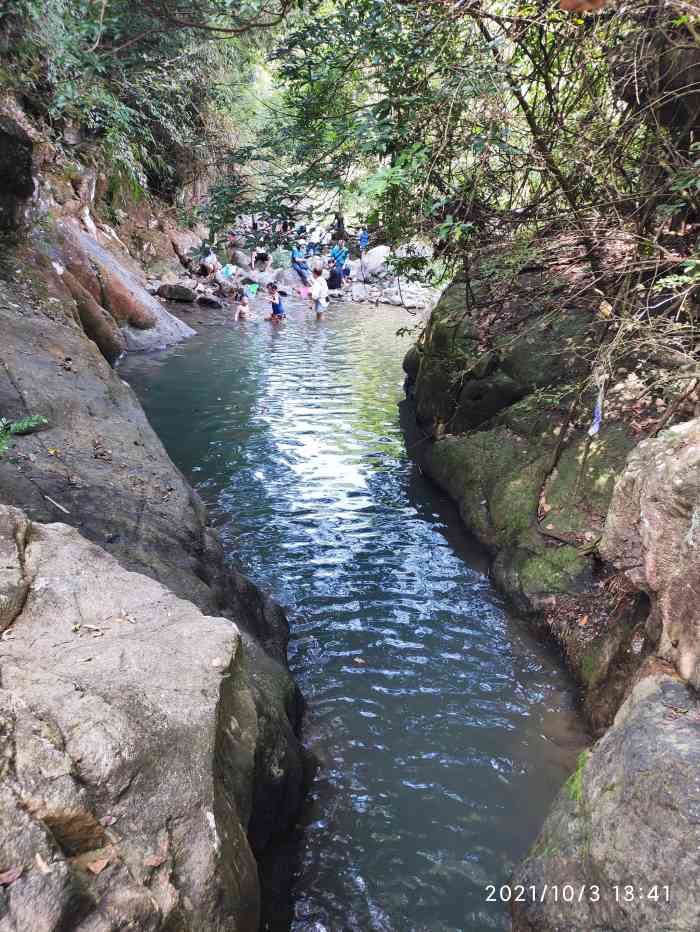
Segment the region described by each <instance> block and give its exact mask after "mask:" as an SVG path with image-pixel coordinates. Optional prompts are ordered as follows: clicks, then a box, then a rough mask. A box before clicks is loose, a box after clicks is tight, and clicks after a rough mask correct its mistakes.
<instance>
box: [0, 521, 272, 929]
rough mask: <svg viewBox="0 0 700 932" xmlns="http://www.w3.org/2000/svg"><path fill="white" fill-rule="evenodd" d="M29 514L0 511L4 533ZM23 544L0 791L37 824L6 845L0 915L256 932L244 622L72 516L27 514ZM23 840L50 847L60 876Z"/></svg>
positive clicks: (5, 691) (18, 919)
mask: <svg viewBox="0 0 700 932" xmlns="http://www.w3.org/2000/svg"><path fill="white" fill-rule="evenodd" d="M23 523H24V524H26V518H25V516H24V515H23V513H22V512H20V511H18V510H16V509H11V508H6V507H4V506H0V541H4V540H7V539H8V538H10V537H11V536H12V535H13V533H14V531H15V529H16V528H17V526H18V525H22V524H23ZM21 540H22V546H20V547H19V548H18V549H17V552H16V554H15V567H14V568H15V570H16V572H17V573H21V572H22V571H24V572H25V574H26V576H27V577H28V578H29V579H30V580H31V584H30V588H29V592H28V594H27V596H26V600H25V602H24V605H23V608H22V610H21V612H20V613H19V614H18V616H17V617H16V618H15V620H14V622H13V625H12V633H13V638H12V640H9V641H6V642H5V643H4V644H3V657H2V690H0V718H1V719H3V720H4V724H5V728H3V729H2V741H3V742H4V743H5V745H6V748H5V750H8V749H9V748H12V749H13V767H12V772H11V773H10V774H6V775H5V781H4V783H3V790H4V791H5V792H7V791H8V790H11V793H12V796H13V797H14V799H13V802H14V800H16V801H17V803H18V804H19V806H20V807H21V809H22V810H23V811H24V813H26V816H25V818H24V819H22V820H21V822H20V824H22V822H24V826H23V828H24V831H23V832H19V833H18V832H10V833H6V834H4V835H3V838H2V842H1V843H0V844H1V846H2V847H1V849H0V850H1V851H2V854H1V857H2V862H3V864H19V865H21V866H22V867H23V873H22V875H21V876H20V878H19V879H18V880H16V881H15V882H14V883H13V884H12V885H11V887H10V888H9V891H8V896H7V900H6V903H5V907H6V912H5V920H6V921H10V922H11V923H12V924H13V927H15V928H35V929H37V928H42V929H44V928H55V927H56V926H55V921H56V918H55V917H57V916H61V915H68V914H69V913H70V911H71V910H74V914H73V917H74V922H75V920H76V919H77V918H78V917H80V920H81V924H82V923H85V924H86V927H87V923H89V928H91V929H95V930H97V929H100V930H101V929H104V930H105V932H107V930H108V929H113V928H114V925H113V923H115V922H118V923H119V925H120V926H122V927H123V926H125V925H128V926H130V927H132V928H138V929H144V930H145V929H162V928H165V927H166V926H167V927H170V926H171V924H173V923H177V924H179V925H180V926H181V927H185V928H202V929H203V928H221V929H231V930H233V929H236V930H238V929H241V930H244V929H247V930H250V932H254V930H257V928H258V923H259V886H258V877H257V868H256V864H255V859H254V856H253V853H252V850H251V847H250V844H249V842H248V840H247V837H246V833H247V830H248V827H249V822H250V818H251V804H252V794H251V788H250V780H251V778H252V774H253V771H254V758H255V754H256V736H257V734H258V733H259V730H260V722H259V721H257V717H256V711H255V702H254V698H253V695H252V692H251V686H250V682H249V673H248V670H247V668H246V664H245V661H244V658H243V654H244V646H243V641H242V638H241V634H240V632H239V631H238V629H237V628H236V626H235V625H234V624H233V622H231V621H229V620H228V619H225V618H215V617H207V616H204V615H203V614H202V613H201V612H200V611H199V610H198V609H197V608H196V607H195V606H194V605H192V604H191V603H190V602H185V601H183V600H181V599H178V598H177V597H175V596H174V595H173V594H172V593H170V592H168V590H167V589H165V588H164V587H163V586H161V585H160V584H159V583H157V582H155V581H153V580H152V579H149V578H147V577H145V576H142V575H139V574H136V573H129V572H127V571H126V570H124V569H123V568H122V567H121V566H120V565H119V564H118V563H117V561H116V560H115V559H114V558H113V557H111V556H109V554H107V553H106V552H105V551H104V550H102V549H101V548H99V547H97V546H95V545H94V544H91V543H89V542H88V541H86V540H85V539H84V538H82V537H81V536H80V534H79V533H78V532H77V531H76V530H74V529H73V528H69V527H67V526H66V525H62V524H51V525H37V524H30V525H29V526H28V529H27V533H26V534H25V535H24V536H23V537H22V538H21ZM3 759H5V760H7V757H6V755H3ZM105 823H106V824H107V825H108V826H110V825H113V826H114V828H113V829H108V828H105ZM25 833H29V834H31V833H35V834H36V836H37V839H45V842H44V844H43V845H41V846H40V847H39V848H38V850H39V851H42V850H43V851H44V855H43V860H44V862H45V863H46V865H47V871H49V872H50V873H49V876H50V877H51V878H52V879H50V880H48V881H47V880H46V879H45V878H46V875H45V874H43V873H42V870H41V865H40V864H38V862H37V860H36V858H35V857H34V856H33V852H30V851H28V850H27V846H26V841H25V838H24V837H23V836H24V835H25ZM102 861H106V863H105V864H104V867H101V868H100V869H99V870H98V871H91V870H90V865H91V864H98V865H99V864H100V863H101V862H102ZM86 868H88V869H87V870H86ZM54 876H55V880H54V879H53V878H54ZM98 903H99V907H98V905H97V904H98ZM234 916H235V920H234V918H233V917H234ZM74 927H75V926H74Z"/></svg>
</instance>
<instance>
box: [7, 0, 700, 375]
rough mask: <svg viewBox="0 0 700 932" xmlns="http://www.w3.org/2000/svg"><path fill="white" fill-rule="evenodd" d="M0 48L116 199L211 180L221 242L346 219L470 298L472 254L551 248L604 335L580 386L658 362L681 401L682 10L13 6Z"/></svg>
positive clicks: (685, 22)
mask: <svg viewBox="0 0 700 932" xmlns="http://www.w3.org/2000/svg"><path fill="white" fill-rule="evenodd" d="M592 8H595V9H592ZM0 36H1V41H2V43H3V48H2V60H3V61H4V62H5V65H4V67H3V70H2V72H1V73H0V82H1V83H2V84H3V85H4V86H10V87H12V86H14V87H15V88H16V89H17V90H18V91H19V92H20V93H21V95H22V97H23V100H24V101H25V103H26V104H28V105H29V107H30V109H32V111H33V113H34V115H36V116H38V117H39V118H40V119H42V120H43V121H45V122H46V123H47V124H48V125H49V126H50V127H51V128H52V129H53V131H54V133H55V135H56V136H57V138H59V139H60V138H61V134H64V136H65V134H66V133H68V132H69V131H71V130H72V129H74V128H75V127H76V126H77V127H79V130H80V133H81V134H82V138H83V139H85V140H90V141H92V142H94V144H95V146H96V147H97V149H98V150H99V151H100V152H101V153H102V157H103V159H104V161H105V162H107V163H109V164H110V166H111V173H112V183H113V185H120V184H121V185H123V184H127V185H129V186H131V187H132V188H133V189H134V190H136V191H139V192H151V193H154V194H157V195H160V196H163V197H166V198H169V199H171V200H172V199H175V198H176V196H177V193H178V192H179V191H181V190H182V189H183V187H184V186H186V185H187V184H188V183H191V181H192V177H193V175H195V174H197V173H199V174H200V175H201V174H203V175H204V176H205V177H206V178H210V179H212V180H213V181H214V184H213V187H212V190H211V196H210V198H209V201H208V203H207V204H206V217H207V219H208V221H209V222H210V224H211V226H212V228H213V229H214V230H215V231H222V230H223V229H225V227H226V226H227V225H228V224H229V223H230V222H231V221H232V220H233V219H234V218H235V217H236V215H237V214H239V213H241V212H242V211H243V210H245V211H247V212H258V213H263V214H267V215H269V216H271V217H278V218H282V217H286V218H291V219H298V218H300V217H303V216H304V215H308V214H310V213H313V212H316V213H317V214H318V212H319V211H323V212H325V213H327V212H329V211H330V210H331V209H333V210H341V211H348V212H350V213H351V214H355V215H356V216H357V217H359V216H362V217H363V218H366V219H368V220H369V221H370V223H371V224H372V226H373V228H374V231H375V235H376V236H377V237H381V238H382V239H383V240H385V241H388V242H391V243H399V242H402V241H403V242H406V241H411V240H412V241H416V240H419V241H423V242H428V243H430V244H431V245H432V246H433V247H434V252H435V255H436V256H438V257H439V258H440V259H441V260H443V261H442V262H438V263H435V262H433V261H430V260H428V259H427V258H426V257H425V256H415V257H413V258H411V257H410V256H409V258H408V259H406V260H404V263H403V264H404V268H406V267H407V266H410V267H412V268H413V270H414V271H416V272H417V273H418V274H422V275H424V276H430V275H432V276H435V275H436V274H439V275H442V276H445V275H449V274H452V273H454V272H455V271H457V270H458V271H459V272H460V273H461V274H463V275H465V276H466V279H467V281H468V282H470V281H471V279H472V277H473V276H474V275H479V274H483V269H484V266H483V263H482V264H481V265H480V266H479V269H480V271H478V270H475V265H474V257H475V256H476V255H478V254H479V253H480V251H481V252H482V251H483V247H484V246H485V245H488V244H503V243H508V245H509V254H510V256H511V260H510V261H511V263H513V262H514V263H515V265H516V266H517V265H518V264H520V265H525V264H527V263H528V262H530V263H531V262H533V261H540V262H544V263H545V264H547V263H551V261H552V259H553V258H554V259H556V258H557V252H558V251H559V250H561V248H562V244H566V247H567V248H568V249H574V251H575V252H576V256H577V258H578V259H579V260H580V259H581V258H584V259H585V261H587V262H588V263H589V264H590V267H591V268H592V270H593V272H594V276H595V287H596V288H597V289H598V290H599V292H600V298H601V313H602V314H603V315H604V316H607V317H608V318H609V320H610V324H611V326H610V328H609V331H610V332H609V334H608V339H606V340H605V341H604V345H603V346H602V348H601V355H600V358H598V359H595V360H592V366H593V368H595V367H596V366H597V367H598V368H600V367H601V366H603V367H604V368H605V367H607V366H609V364H610V363H609V359H610V358H612V357H613V356H614V355H615V354H616V353H618V351H619V352H623V351H624V352H626V351H628V350H629V349H630V347H631V346H633V345H636V346H637V347H638V348H639V347H641V346H643V345H645V344H647V343H653V344H654V345H659V344H663V346H664V347H665V348H666V349H672V350H674V351H675V352H676V353H680V354H681V357H677V358H678V359H680V360H681V362H682V364H683V365H686V366H687V367H688V369H687V371H686V373H685V376H684V378H686V377H687V380H688V381H689V382H691V383H692V380H693V379H694V378H695V374H696V369H697V367H696V365H695V358H694V357H695V350H694V347H695V337H694V317H695V310H694V309H695V301H694V299H695V296H696V294H697V291H698V289H700V255H698V250H697V243H696V235H697V226H696V224H697V221H698V219H700V218H699V213H698V212H699V211H700V171H699V169H700V139H699V138H698V137H697V129H698V120H699V119H700V83H699V82H698V77H699V76H700V8H698V6H697V4H696V3H695V2H694V0H647V2H642V3H637V2H634V3H633V2H622V3H612V2H610V3H608V4H607V5H602V4H601V3H600V2H591V0H562V2H559V0H535V2H530V0H519V2H515V0H499V2H496V3H494V2H487V0H472V2H464V0H323V2H306V3H305V2H303V0H298V2H292V0H241V2H235V0H169V2H167V3H166V2H164V0H139V2H136V0H49V2H48V3H39V2H38V0H17V2H16V3H14V4H13V5H12V7H11V10H9V11H5V12H4V13H0ZM261 69H265V74H268V75H271V76H272V77H273V79H274V81H275V87H274V89H272V90H271V91H269V92H266V94H265V99H264V100H263V101H260V100H259V99H258V97H259V94H258V93H257V90H256V88H255V80H256V75H257V76H258V77H259V75H260V73H261ZM548 250H549V251H548ZM552 250H553V252H552ZM513 257H515V258H514V259H513ZM509 271H513V269H512V268H511V269H509ZM466 294H467V301H469V299H470V296H471V290H470V288H469V287H468V288H467V292H466ZM618 355H619V353H618Z"/></svg>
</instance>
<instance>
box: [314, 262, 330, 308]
mask: <svg viewBox="0 0 700 932" xmlns="http://www.w3.org/2000/svg"><path fill="white" fill-rule="evenodd" d="M311 304H312V307H313V309H314V311H316V320H323V312H324V311H325V310H326V308H327V307H328V283H327V282H326V279H325V277H324V274H323V269H314V271H313V282H312V285H311Z"/></svg>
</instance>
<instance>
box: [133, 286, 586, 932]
mask: <svg viewBox="0 0 700 932" xmlns="http://www.w3.org/2000/svg"><path fill="white" fill-rule="evenodd" d="M403 323H405V319H404V318H403V317H402V313H401V311H399V310H397V309H391V308H379V309H375V308H372V307H366V306H364V307H357V306H337V305H336V306H334V307H333V309H332V311H331V312H330V313H329V315H328V320H326V321H324V322H322V324H321V325H320V326H319V324H318V323H317V322H316V321H314V320H310V319H308V317H307V316H306V314H305V312H304V310H303V309H302V308H300V307H295V306H294V305H293V304H292V307H291V310H290V311H289V320H288V321H287V322H286V323H285V324H284V325H282V326H279V327H277V328H271V327H270V326H269V325H267V324H264V323H263V322H262V321H260V322H257V323H247V324H246V325H245V326H244V327H233V326H229V327H219V328H215V327H211V328H206V329H205V330H203V331H202V332H201V333H200V335H198V336H197V337H195V338H194V339H193V340H191V341H189V342H188V343H187V344H185V345H184V346H181V347H178V348H176V349H175V350H172V351H170V352H168V353H166V354H162V355H160V356H159V357H155V358H151V359H150V360H144V359H133V360H129V361H127V364H126V366H125V368H124V374H125V375H126V377H127V378H128V379H129V381H130V382H131V383H132V385H133V386H134V388H135V389H136V391H137V392H138V394H139V395H140V397H141V399H142V401H143V403H144V406H145V408H146V411H147V413H148V415H149V417H150V419H151V422H152V423H153V425H154V427H155V429H156V431H157V432H158V434H159V435H160V437H161V439H162V440H163V442H164V443H165V445H166V448H167V449H168V451H169V453H170V455H171V457H172V458H173V459H174V461H175V462H176V463H177V465H178V466H180V468H181V469H182V470H183V472H184V473H185V475H186V476H187V477H188V478H189V479H190V480H191V481H192V482H193V484H194V485H195V486H196V488H197V489H198V490H199V492H200V494H201V495H202V496H203V498H204V499H205V501H206V502H207V504H208V505H209V507H210V509H211V512H212V514H213V516H214V519H215V521H216V523H217V525H218V526H219V530H220V533H221V535H222V540H223V542H224V546H225V548H226V551H227V553H228V555H229V557H230V559H232V560H235V561H236V562H237V563H239V564H240V565H241V566H242V567H243V569H244V570H245V571H246V572H247V573H248V574H249V575H250V576H252V578H254V579H255V581H256V582H258V583H259V584H260V585H261V586H263V587H264V588H265V589H267V590H268V591H270V592H271V594H272V595H273V596H274V597H275V598H276V599H277V600H278V601H280V602H281V603H282V604H283V605H285V606H286V607H287V610H288V613H289V617H290V622H291V625H292V634H293V638H292V643H291V645H290V663H291V666H292V669H293V672H294V674H295V676H296V678H297V680H298V682H299V685H300V687H301V689H302V691H303V692H304V694H305V696H306V699H307V703H308V709H307V715H306V720H305V741H306V743H307V744H308V746H309V748H310V749H311V750H312V751H313V753H314V754H315V755H316V756H317V757H318V758H319V760H320V761H321V767H320V769H319V771H318V773H317V776H316V779H315V781H314V784H313V787H312V790H311V793H310V796H309V800H308V803H307V806H306V809H305V812H304V815H303V820H302V824H301V826H300V828H299V831H298V832H296V833H295V835H294V837H293V838H292V839H290V840H289V843H288V846H286V847H285V849H284V854H285V855H286V857H285V858H282V859H277V860H275V861H274V862H270V863H269V864H267V865H266V866H267V867H268V868H270V869H269V870H267V871H266V883H268V884H269V886H267V887H266V889H268V890H273V889H274V890H277V891H278V892H277V894H276V895H275V896H274V899H275V900H276V903H275V908H274V909H272V910H271V911H270V912H269V915H268V917H267V926H266V927H267V928H268V929H270V930H274V932H278V930H281V929H283V928H287V927H288V926H289V924H290V921H291V926H292V928H293V929H294V930H295V932H309V930H316V932H324V930H327V932H345V930H348V932H353V930H357V932H371V930H391V932H403V930H409V932H420V930H431V932H486V930H489V929H505V928H507V915H506V910H505V907H504V906H503V905H502V904H499V903H488V902H486V894H485V886H486V884H489V883H493V884H496V885H500V884H502V883H506V882H507V881H508V878H509V876H510V872H511V870H512V867H513V864H514V862H515V860H516V859H517V858H519V857H520V856H521V855H522V854H523V853H524V852H525V851H526V849H527V848H528V846H529V845H530V844H531V843H532V841H533V840H534V837H535V835H536V833H537V831H538V829H539V827H540V825H541V823H542V820H543V818H544V815H545V813H546V810H547V808H548V806H549V804H550V803H551V800H552V798H553V797H554V795H555V794H556V792H557V790H558V789H559V787H560V786H561V784H562V782H563V780H564V779H565V778H566V776H567V775H568V773H569V772H570V771H571V770H572V769H573V766H574V762H575V756H576V753H577V751H578V750H579V749H580V747H581V745H582V744H583V743H585V735H584V734H583V732H582V729H581V726H580V723H579V722H578V720H577V717H576V712H575V696H574V693H573V690H572V689H571V687H570V684H569V682H568V680H567V677H566V675H565V673H564V671H563V669H562V666H561V664H560V663H559V660H558V658H557V657H556V656H555V654H554V652H553V651H551V650H549V649H548V648H547V647H546V646H545V645H542V644H540V643H538V641H537V640H536V639H535V638H534V637H532V636H531V634H530V633H529V632H528V629H527V627H526V626H525V625H524V624H523V623H522V622H520V621H519V620H518V619H514V618H512V617H510V615H509V614H508V612H507V611H506V610H505V609H504V606H503V604H502V602H501V600H500V598H499V596H498V595H497V593H495V591H494V590H493V588H492V586H491V584H490V582H489V579H488V577H487V575H486V569H487V565H488V561H487V559H486V556H485V554H484V553H483V552H482V551H481V549H480V548H479V547H478V546H477V545H476V544H475V542H474V541H473V540H472V539H471V538H470V537H469V535H468V534H467V533H466V531H465V529H464V527H463V526H462V524H461V522H460V520H459V517H458V515H457V514H456V511H455V509H454V507H453V506H452V505H451V504H450V502H449V501H448V500H447V499H446V498H445V496H443V495H442V493H440V492H439V490H437V489H436V487H435V486H433V485H432V484H431V483H430V482H429V481H428V480H427V479H426V478H425V477H423V476H422V475H421V474H420V472H419V470H418V468H417V466H416V465H415V463H414V462H413V460H412V459H411V458H410V457H409V456H408V455H407V452H406V445H405V442H404V437H403V434H402V430H401V426H400V424H399V415H398V403H399V401H400V400H401V398H402V389H401V386H402V381H403V374H402V371H401V359H402V355H403V353H404V352H405V350H406V348H407V342H406V340H405V339H401V338H398V337H397V336H396V330H397V328H398V327H399V326H401V325H402V324H403ZM290 859H292V860H294V859H296V860H295V864H296V877H295V884H294V902H293V906H292V915H291V917H290V914H289V911H288V910H287V909H286V907H285V903H284V894H283V892H282V890H283V887H284V869H283V868H284V865H285V863H286V864H287V865H288V864H289V861H290ZM270 899H273V897H272V896H270V897H268V900H270Z"/></svg>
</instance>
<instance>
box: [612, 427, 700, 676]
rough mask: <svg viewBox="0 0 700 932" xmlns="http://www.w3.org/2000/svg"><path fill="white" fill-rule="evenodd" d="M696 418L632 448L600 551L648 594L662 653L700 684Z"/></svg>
mask: <svg viewBox="0 0 700 932" xmlns="http://www.w3.org/2000/svg"><path fill="white" fill-rule="evenodd" d="M699 543H700V419H695V420H692V421H687V422H686V423H684V424H678V425H677V426H675V427H671V428H669V429H668V430H666V431H664V432H663V433H662V434H660V436H659V437H657V438H656V439H653V440H644V441H642V443H640V444H639V445H638V446H637V447H635V449H634V450H633V452H632V453H631V455H630V457H629V460H628V462H627V467H626V469H625V471H624V473H623V475H622V476H621V477H620V479H619V481H618V482H617V484H616V486H615V491H614V493H613V499H612V502H611V505H610V510H609V512H608V516H607V520H606V524H605V535H604V538H603V541H602V544H601V552H602V553H603V555H604V556H605V557H606V558H607V559H609V560H610V561H611V562H613V563H614V564H615V566H616V567H617V568H618V569H619V570H620V571H621V572H623V573H624V574H625V576H626V577H627V579H628V580H629V581H630V582H631V583H632V585H633V586H634V587H635V588H637V589H641V590H643V591H644V592H646V593H647V595H649V596H650V598H651V601H652V611H651V614H650V617H649V621H648V622H647V628H648V630H649V633H650V634H651V635H653V634H654V633H655V632H656V637H655V638H654V640H656V638H658V632H659V631H660V632H661V638H660V644H659V655H660V656H662V657H663V658H664V659H666V660H668V661H669V662H670V663H672V664H673V665H674V666H675V667H676V669H677V670H678V671H679V672H680V674H681V676H682V677H683V678H684V679H685V680H686V681H687V682H689V683H691V684H692V685H693V686H694V687H695V688H696V689H700V614H699V612H698V605H700V561H699V560H698V556H697V554H698V544H699Z"/></svg>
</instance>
